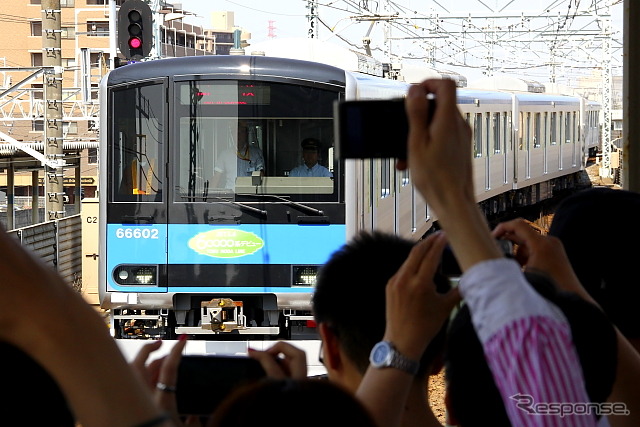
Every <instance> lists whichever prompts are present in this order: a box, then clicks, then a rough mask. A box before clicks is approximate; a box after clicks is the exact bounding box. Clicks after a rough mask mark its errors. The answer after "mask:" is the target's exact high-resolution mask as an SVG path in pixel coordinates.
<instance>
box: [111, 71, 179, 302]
mask: <svg viewBox="0 0 640 427" xmlns="http://www.w3.org/2000/svg"><path fill="white" fill-rule="evenodd" d="M166 86H167V84H166V81H158V82H155V83H145V84H140V85H133V86H127V87H123V88H115V89H113V90H112V91H111V93H110V105H109V112H110V114H111V115H112V126H111V128H110V129H108V130H105V131H107V132H109V134H108V138H110V141H109V143H108V144H107V146H108V147H109V152H108V154H107V155H108V162H107V165H108V166H107V167H108V168H109V170H108V176H109V179H108V180H107V193H108V194H107V195H106V197H108V201H109V202H108V204H107V209H106V217H107V218H106V260H103V261H104V262H105V263H106V270H107V271H106V278H107V286H108V288H110V289H111V290H115V291H119V290H120V291H123V292H125V291H126V292H136V293H144V292H158V291H161V292H162V291H166V283H164V280H163V279H162V277H163V274H162V272H163V271H164V270H163V269H164V266H165V265H166V263H167V252H166V236H167V209H166V194H167V191H166V190H167V188H166V185H167V182H166V179H165V178H166V174H165V163H166V155H167V153H166V150H167V144H166V134H165V129H166V126H165V123H166V118H167V112H166V107H165V106H166V105H167V104H166V100H165V94H166ZM112 298H113V297H112Z"/></svg>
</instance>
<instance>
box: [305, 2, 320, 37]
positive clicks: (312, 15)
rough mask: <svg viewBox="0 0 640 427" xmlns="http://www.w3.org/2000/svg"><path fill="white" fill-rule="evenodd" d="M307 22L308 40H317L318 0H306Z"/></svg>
mask: <svg viewBox="0 0 640 427" xmlns="http://www.w3.org/2000/svg"><path fill="white" fill-rule="evenodd" d="M307 9H309V13H308V14H307V21H309V31H308V32H307V35H308V37H309V38H310V39H317V38H318V0H307Z"/></svg>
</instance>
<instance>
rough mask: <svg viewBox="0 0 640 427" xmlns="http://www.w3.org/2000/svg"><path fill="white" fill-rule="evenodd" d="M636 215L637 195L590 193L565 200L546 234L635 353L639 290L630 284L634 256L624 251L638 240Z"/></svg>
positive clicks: (638, 334) (639, 198) (639, 320)
mask: <svg viewBox="0 0 640 427" xmlns="http://www.w3.org/2000/svg"><path fill="white" fill-rule="evenodd" d="M639 213H640V194H639V193H636V192H632V191H627V190H614V189H611V188H590V189H587V190H583V191H580V192H578V193H575V194H573V195H571V196H569V197H567V198H566V199H565V200H564V201H563V202H562V203H561V204H560V205H559V206H558V208H557V209H556V211H555V213H554V216H553V221H552V223H551V227H550V229H549V234H550V235H551V236H555V237H557V238H559V239H560V241H562V244H563V245H564V249H565V251H566V253H567V256H568V257H569V261H570V262H571V266H572V267H573V270H574V271H575V273H576V275H577V276H578V279H579V280H580V283H582V286H584V288H585V289H586V290H587V292H589V294H590V295H591V296H592V297H593V299H595V300H596V301H597V302H598V304H599V305H600V306H601V307H602V309H603V310H604V312H605V313H607V316H609V318H610V319H611V321H612V322H613V323H614V324H615V325H616V326H617V327H618V328H619V329H620V332H622V334H623V335H625V336H626V337H627V338H628V339H629V340H631V341H632V342H633V343H634V344H635V345H636V348H638V349H640V316H639V315H638V310H637V309H636V301H637V300H638V298H640V286H638V285H637V284H636V282H635V280H636V279H635V277H636V274H635V263H636V253H635V251H630V250H627V249H626V247H627V246H628V245H629V244H635V243H636V242H638V240H639V239H640V227H639V226H638V220H637V218H638V214H639ZM598 224H602V226H603V229H602V230H600V231H596V230H597V227H598ZM594 231H595V232H594ZM596 248H598V249H600V248H602V249H604V250H598V249H596ZM596 260H597V261H596ZM594 261H595V262H594Z"/></svg>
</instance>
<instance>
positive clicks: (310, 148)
mask: <svg viewBox="0 0 640 427" xmlns="http://www.w3.org/2000/svg"><path fill="white" fill-rule="evenodd" d="M300 145H301V146H302V159H303V160H304V164H305V165H306V166H307V167H308V168H312V167H313V166H315V164H316V163H318V156H319V154H320V141H318V140H317V139H315V138H305V139H303V140H302V143H301V144H300Z"/></svg>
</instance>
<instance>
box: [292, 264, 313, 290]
mask: <svg viewBox="0 0 640 427" xmlns="http://www.w3.org/2000/svg"><path fill="white" fill-rule="evenodd" d="M317 276H318V266H317V265H296V266H294V267H293V286H315V285H316V277H317Z"/></svg>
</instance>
